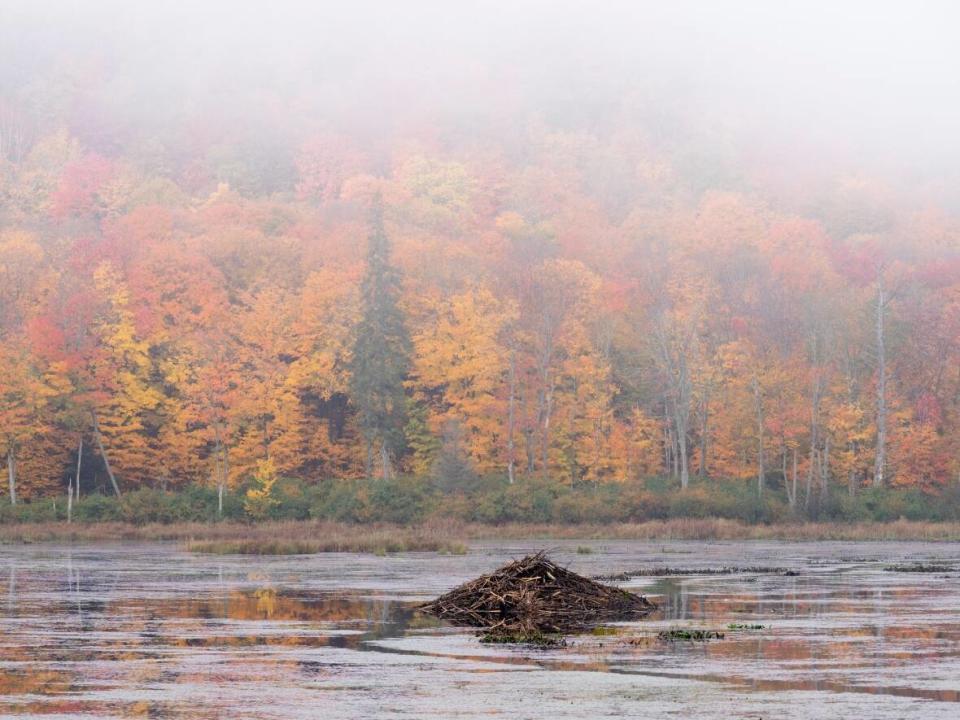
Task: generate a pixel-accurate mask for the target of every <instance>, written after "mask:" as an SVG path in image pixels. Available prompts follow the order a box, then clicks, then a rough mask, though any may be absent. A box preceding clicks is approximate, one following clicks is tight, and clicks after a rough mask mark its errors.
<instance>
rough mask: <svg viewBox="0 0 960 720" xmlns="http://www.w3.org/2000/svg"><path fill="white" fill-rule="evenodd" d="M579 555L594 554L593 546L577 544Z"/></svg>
mask: <svg viewBox="0 0 960 720" xmlns="http://www.w3.org/2000/svg"><path fill="white" fill-rule="evenodd" d="M577 555H593V548H592V547H590V546H589V545H577Z"/></svg>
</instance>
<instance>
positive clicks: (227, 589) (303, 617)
mask: <svg viewBox="0 0 960 720" xmlns="http://www.w3.org/2000/svg"><path fill="white" fill-rule="evenodd" d="M578 544H579V545H584V544H586V545H589V547H590V548H591V549H592V550H593V553H592V554H578V553H577V552H576V546H577V545H578ZM543 547H548V548H551V549H552V552H551V555H552V557H553V558H554V559H555V560H557V561H558V562H561V563H562V564H566V565H568V566H569V567H571V569H573V570H575V571H577V572H581V573H584V574H587V575H600V574H615V573H620V572H623V571H631V570H642V569H644V568H652V567H658V568H660V567H664V566H669V567H670V568H675V569H679V570H681V571H682V570H685V569H686V570H688V571H691V572H690V574H670V575H666V576H661V577H656V576H652V577H648V576H643V577H636V578H632V579H631V580H629V581H626V582H624V583H622V584H623V586H624V587H627V588H630V589H632V590H635V591H637V592H641V593H643V594H645V595H647V596H648V597H650V598H652V599H653V600H655V601H656V602H657V603H658V604H659V605H660V609H659V610H658V611H657V612H656V613H655V614H654V615H653V616H651V617H650V618H648V619H645V620H642V621H638V622H635V623H624V624H618V625H616V626H614V627H612V628H611V629H610V630H609V631H605V632H604V634H591V635H585V636H576V637H572V638H570V639H569V642H568V644H567V646H566V647H562V648H556V649H546V650H537V649H533V648H529V647H517V646H491V645H485V644H481V643H479V642H478V641H477V639H476V637H475V636H474V634H473V633H472V632H471V631H469V630H463V629H458V628H454V627H450V626H449V625H445V624H443V623H439V622H437V621H435V620H433V619H431V618H427V617H423V616H421V615H419V614H418V613H417V612H416V611H415V609H414V606H415V605H416V604H417V603H418V602H422V601H424V600H427V599H429V598H431V597H433V596H435V595H438V594H440V593H441V592H443V591H445V590H447V589H449V588H450V587H452V586H453V585H456V584H458V583H460V582H463V581H464V580H467V579H470V578H472V577H474V576H476V575H478V574H480V573H483V572H487V571H490V570H492V569H494V568H495V567H497V566H499V565H500V564H502V563H504V562H506V561H508V560H510V559H513V558H517V557H520V556H522V555H523V554H526V553H527V552H528V551H532V550H536V549H540V548H543ZM917 562H924V563H936V564H940V565H946V566H948V568H951V569H947V570H940V571H936V572H924V573H921V572H905V571H903V568H901V571H887V570H884V568H885V567H887V566H891V565H907V566H909V565H911V564H913V563H917ZM729 566H733V567H739V568H747V567H754V568H757V567H759V566H767V567H771V566H775V567H779V568H785V569H790V570H793V571H795V572H796V574H789V575H788V574H784V573H782V572H781V573H776V572H759V571H753V572H750V571H747V572H739V573H736V574H730V575H715V574H696V571H697V570H703V569H711V568H719V567H729ZM730 624H743V625H763V626H764V627H763V629H762V630H747V629H733V630H731V629H729V628H728V626H729V625H730ZM669 628H689V629H693V628H697V629H704V630H719V631H721V632H722V633H723V634H724V637H723V638H722V639H714V640H710V641H707V642H691V641H673V642H671V641H663V640H660V639H658V638H657V634H658V632H660V631H661V630H664V629H669ZM825 713H826V714H825ZM137 716H141V717H150V718H259V719H264V718H311V717H316V718H324V719H325V720H328V719H334V718H372V717H377V718H393V717H415V718H423V717H426V718H430V717H435V718H474V717H484V718H486V717H490V716H494V717H496V716H503V717H509V718H512V719H513V718H565V717H569V718H583V717H590V718H595V717H620V716H630V717H644V718H657V717H682V718H691V717H695V718H725V719H726V718H764V719H765V720H767V719H770V718H823V717H838V718H845V717H858V718H865V719H869V718H926V717H937V718H950V717H960V545H957V544H946V543H944V544H939V543H938V544H923V543H761V542H756V543H742V542H711V543H699V542H673V543H664V542H652V543H643V542H620V541H616V542H603V541H591V542H589V543H583V542H580V543H565V542H533V541H531V542H526V541H524V542H519V541H518V542H511V543H502V544H479V545H474V546H472V547H471V549H470V552H469V553H468V554H467V555H464V556H442V555H435V554H432V553H411V554H401V555H395V556H388V557H375V556H370V555H348V554H327V555H314V556H301V557H294V556H291V557H276V558H251V557H232V556H231V557H218V556H203V555H193V554H190V553H186V552H183V551H182V550H181V549H180V548H179V547H178V546H176V545H163V544H142V545H138V544H132V545H130V544H128V545H97V546H81V547H73V548H70V547H65V546H53V545H38V546H0V717H37V718H67V717H92V718H106V717H137Z"/></svg>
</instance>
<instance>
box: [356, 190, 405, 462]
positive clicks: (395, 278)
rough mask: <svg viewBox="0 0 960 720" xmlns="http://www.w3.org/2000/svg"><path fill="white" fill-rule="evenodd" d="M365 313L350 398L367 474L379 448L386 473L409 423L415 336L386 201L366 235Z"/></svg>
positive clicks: (375, 207)
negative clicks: (393, 258) (402, 299)
mask: <svg viewBox="0 0 960 720" xmlns="http://www.w3.org/2000/svg"><path fill="white" fill-rule="evenodd" d="M361 295H362V314H361V317H360V321H359V322H358V323H357V326H356V336H355V340H354V346H353V358H352V365H351V370H352V373H351V387H350V390H351V399H352V401H353V404H354V406H355V407H356V409H357V414H358V420H359V425H360V430H361V431H362V432H363V436H364V440H365V441H366V446H367V475H368V476H369V475H371V474H372V471H373V455H374V452H375V451H376V450H377V449H379V452H380V460H381V464H382V473H383V477H384V479H386V478H389V477H390V476H391V475H392V472H393V471H392V462H393V460H394V459H396V458H397V457H398V456H399V455H400V453H402V452H403V449H404V445H405V441H404V432H403V428H404V425H405V424H406V398H405V395H404V381H405V380H406V379H407V375H408V373H409V369H410V356H411V351H412V347H411V341H410V335H409V333H408V331H407V326H406V322H405V320H404V316H403V312H402V311H401V309H400V308H399V306H398V305H397V300H398V298H399V295H400V274H399V272H398V271H397V270H396V268H394V267H392V266H391V265H390V240H389V238H388V237H387V234H386V231H385V230H384V227H383V206H382V204H381V202H380V200H379V198H378V199H377V200H376V201H375V202H374V205H373V210H372V212H371V217H370V235H369V238H368V240H367V268H366V273H365V274H364V277H363V283H362V285H361Z"/></svg>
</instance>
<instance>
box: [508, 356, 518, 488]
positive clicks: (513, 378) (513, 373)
mask: <svg viewBox="0 0 960 720" xmlns="http://www.w3.org/2000/svg"><path fill="white" fill-rule="evenodd" d="M509 378H510V379H509V383H510V399H509V401H508V403H507V479H508V480H509V481H510V484H511V485H513V481H514V465H515V464H516V459H515V457H514V455H515V452H516V447H515V445H514V441H513V434H514V421H515V416H516V410H515V407H514V405H515V402H516V391H517V352H516V350H512V349H511V351H510V376H509Z"/></svg>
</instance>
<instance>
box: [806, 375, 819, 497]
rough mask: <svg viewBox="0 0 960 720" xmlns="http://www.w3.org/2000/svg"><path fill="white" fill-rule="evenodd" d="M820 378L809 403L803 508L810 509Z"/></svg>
mask: <svg viewBox="0 0 960 720" xmlns="http://www.w3.org/2000/svg"><path fill="white" fill-rule="evenodd" d="M820 383H821V381H820V376H819V375H817V377H816V379H815V380H814V381H813V398H812V399H811V402H810V464H809V466H808V467H807V482H806V487H805V489H804V496H803V506H804V507H805V508H808V509H809V507H810V496H811V495H812V494H813V468H814V465H815V464H816V459H817V445H818V444H819V442H820V391H821V388H820Z"/></svg>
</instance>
